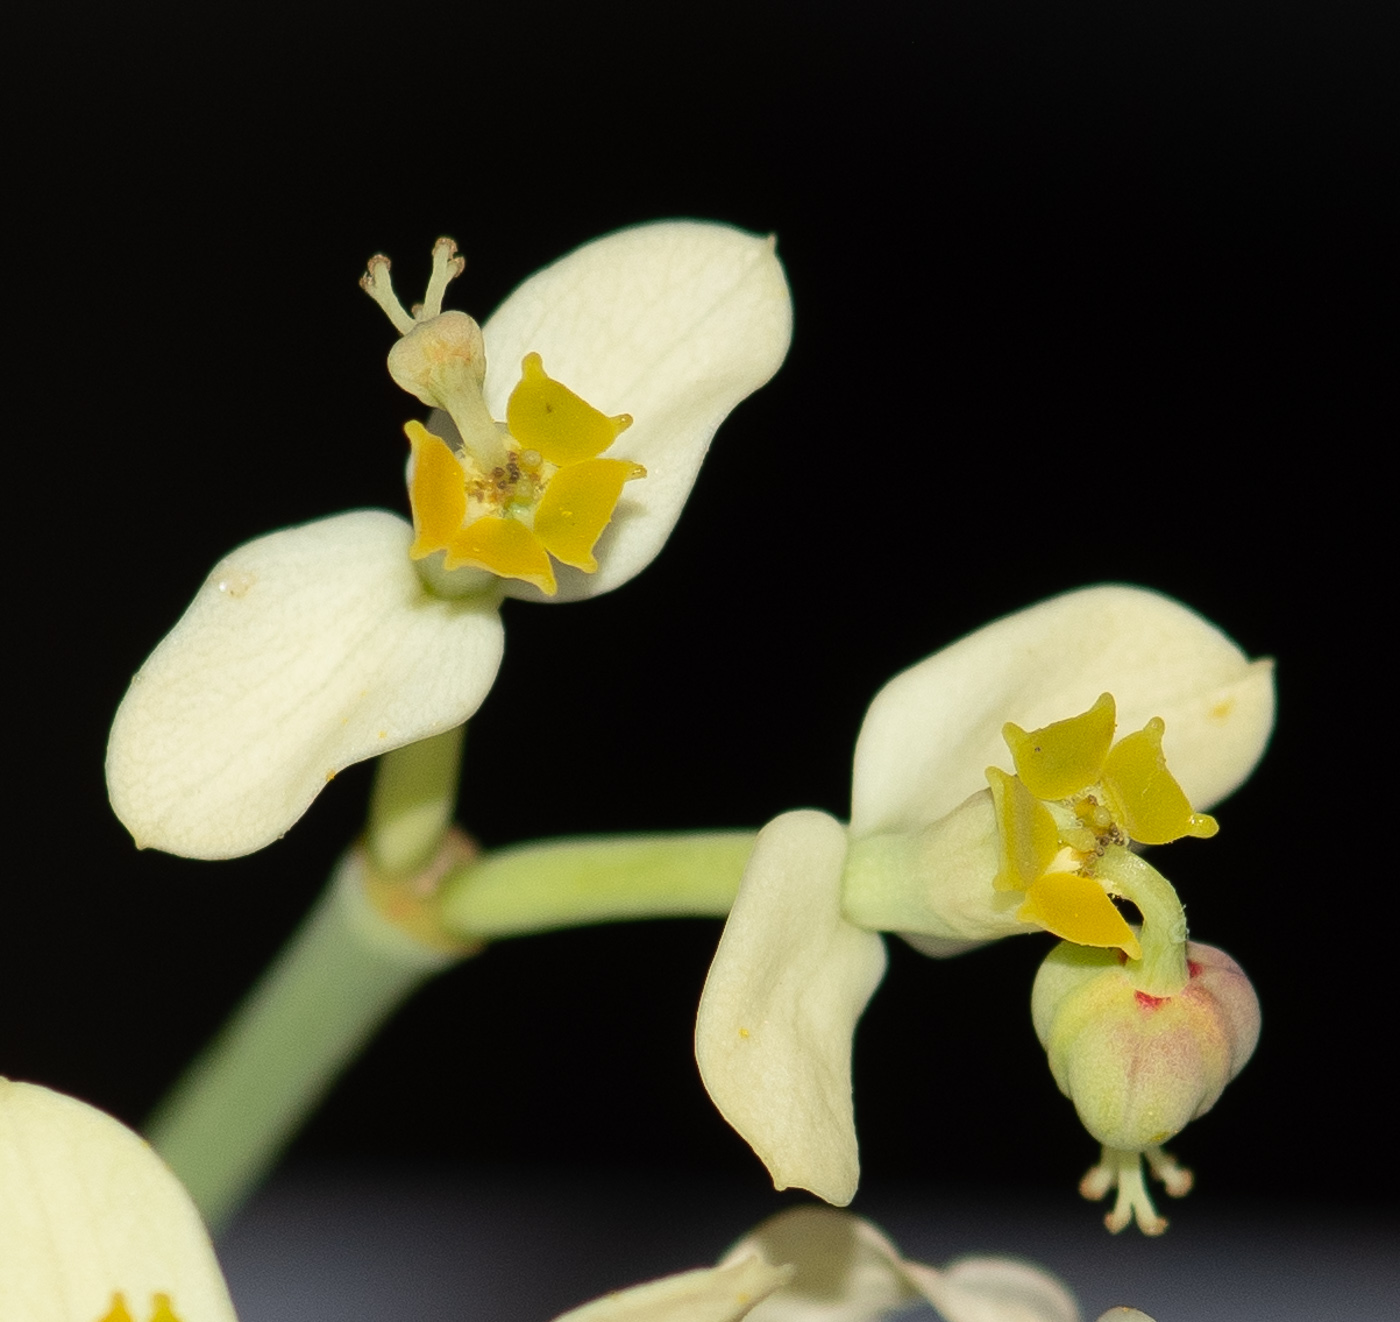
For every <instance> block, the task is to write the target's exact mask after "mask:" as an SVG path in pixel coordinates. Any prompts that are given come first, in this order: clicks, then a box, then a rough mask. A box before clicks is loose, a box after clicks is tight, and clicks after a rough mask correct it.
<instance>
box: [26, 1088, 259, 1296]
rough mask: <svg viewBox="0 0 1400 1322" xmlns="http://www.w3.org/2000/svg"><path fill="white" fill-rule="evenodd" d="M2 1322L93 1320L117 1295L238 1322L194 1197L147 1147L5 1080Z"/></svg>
mask: <svg viewBox="0 0 1400 1322" xmlns="http://www.w3.org/2000/svg"><path fill="white" fill-rule="evenodd" d="M0 1191H3V1195H2V1196H0V1316H3V1317H4V1318H5V1319H6V1322H9V1320H10V1319H14V1322H97V1319H99V1318H103V1317H106V1316H107V1313H108V1311H109V1310H110V1309H111V1307H112V1298H113V1295H114V1294H116V1293H118V1292H120V1293H121V1295H122V1296H123V1298H124V1299H125V1302H126V1306H127V1309H128V1310H129V1311H130V1313H131V1315H132V1317H134V1318H136V1319H138V1322H145V1319H147V1318H149V1317H150V1316H151V1315H152V1308H153V1300H154V1297H155V1296H156V1295H157V1294H165V1295H169V1296H170V1303H171V1307H172V1309H173V1310H174V1312H175V1315H176V1316H177V1317H179V1318H180V1319H181V1322H234V1312H233V1304H232V1302H231V1301H230V1300H229V1296H228V1290H227V1289H226V1288H225V1286H224V1278H223V1276H222V1274H221V1273H220V1271H219V1266H218V1263H217V1262H216V1261H215V1259H214V1250H213V1249H212V1248H211V1247H210V1244H209V1236H208V1235H207V1234H206V1233H205V1230H204V1225H203V1223H202V1222H201V1221H200V1219H199V1213H198V1212H196V1211H195V1208H194V1204H193V1203H192V1202H191V1201H190V1198H189V1195H188V1194H187V1193H186V1192H185V1191H184V1189H183V1188H182V1187H181V1186H180V1183H179V1181H178V1180H176V1178H175V1176H174V1175H172V1174H171V1173H170V1170H169V1169H168V1168H167V1167H166V1165H165V1163H164V1162H163V1161H161V1159H160V1158H159V1157H157V1156H156V1155H155V1153H154V1152H153V1151H152V1150H151V1148H150V1146H149V1144H147V1143H146V1142H145V1141H144V1140H142V1139H140V1138H138V1137H137V1136H136V1135H135V1134H133V1133H132V1132H131V1130H129V1129H127V1128H126V1127H125V1126H124V1125H121V1124H119V1123H118V1122H117V1121H115V1120H113V1119H112V1117H111V1116H109V1115H104V1114H103V1113H102V1112H101V1111H98V1110H95V1109H94V1108H93V1107H91V1106H88V1105H86V1104H85V1103H83V1102H79V1101H77V1100H75V1099H74V1098H72V1097H65V1096H64V1095H63V1094H62V1093H56V1092H51V1091H50V1090H49V1089H47V1088H41V1087H39V1086H37V1085H36V1084H31V1083H10V1082H9V1081H7V1080H4V1079H0Z"/></svg>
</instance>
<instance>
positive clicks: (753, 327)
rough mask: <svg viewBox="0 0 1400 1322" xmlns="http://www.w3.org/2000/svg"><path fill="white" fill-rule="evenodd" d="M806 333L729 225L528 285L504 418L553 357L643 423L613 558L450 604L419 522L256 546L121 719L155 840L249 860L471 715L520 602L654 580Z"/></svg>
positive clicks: (128, 788) (679, 228)
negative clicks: (747, 400)
mask: <svg viewBox="0 0 1400 1322" xmlns="http://www.w3.org/2000/svg"><path fill="white" fill-rule="evenodd" d="M791 326H792V304H791V298H790V296H789V293H788V288H787V282H786V279H785V278H784V275H783V271H782V267H781V265H780V264H779V262H778V259H777V257H776V255H775V252H774V245H773V242H772V240H771V239H769V238H762V237H758V236H755V235H752V234H745V233H743V232H742V231H739V230H735V229H731V228H729V227H727V226H722V225H709V224H702V223H698V222H692V221H676V222H668V223H664V224H656V225H644V226H639V227H637V228H636V229H631V230H624V231H622V232H620V233H618V234H613V235H609V236H607V237H606V238H603V239H599V240H597V241H596V242H594V243H591V244H588V245H586V246H585V247H583V248H580V249H579V250H578V251H576V252H574V253H572V254H570V255H569V256H567V257H565V258H563V259H562V260H561V261H559V262H556V263H555V264H554V265H553V266H550V267H548V268H547V269H545V270H544V271H541V272H540V273H539V274H538V275H536V276H534V277H533V278H532V279H530V280H527V281H526V282H525V284H523V285H522V286H521V287H520V288H519V289H517V290H516V291H515V293H514V294H512V295H511V296H510V298H508V299H507V300H506V302H505V303H504V304H503V305H502V307H501V308H500V309H499V311H497V313H496V314H495V315H494V316H493V317H492V318H491V319H490V320H489V321H488V322H487V323H486V326H485V327H484V328H483V333H484V336H485V342H486V352H487V355H488V368H487V381H486V392H487V402H488V404H489V405H490V407H491V408H492V409H493V411H494V413H495V416H497V417H503V416H504V413H505V402H506V397H507V395H508V394H509V391H510V388H511V386H512V385H513V384H514V382H515V381H517V380H518V379H519V375H520V363H521V359H522V358H523V356H524V355H525V354H526V353H528V352H540V353H543V355H544V357H545V361H546V362H547V363H548V364H549V367H550V371H551V372H552V373H554V374H555V375H556V376H558V377H560V378H561V379H564V380H566V381H567V382H568V383H569V385H570V386H571V387H572V388H573V389H575V390H578V391H579V392H581V393H583V394H584V395H585V397H587V398H588V399H589V400H590V401H591V402H593V403H595V404H597V405H598V406H599V407H604V408H609V409H611V408H613V405H614V401H616V400H619V399H622V400H625V406H624V405H619V406H618V407H617V409H616V410H615V411H618V412H621V411H624V407H625V411H626V412H629V413H631V414H632V415H633V417H634V418H635V424H634V426H633V427H632V428H631V429H630V430H629V431H628V432H627V433H626V436H627V442H628V457H629V458H633V459H635V460H637V461H638V462H640V463H643V464H644V465H645V466H646V469H647V477H646V479H645V480H644V481H640V482H637V483H633V484H632V486H634V487H636V488H637V491H635V492H633V491H631V490H629V491H628V492H627V494H626V496H625V497H624V499H623V501H622V503H621V504H620V505H619V506H618V509H617V512H616V515H615V517H614V519H613V522H612V524H611V525H610V526H609V528H608V530H607V531H606V532H605V533H604V535H603V538H602V540H601V541H600V542H599V544H598V546H597V547H596V548H595V553H596V555H597V559H598V566H599V567H598V571H597V572H596V573H595V574H591V575H589V574H584V573H582V572H581V571H578V570H565V571H564V572H563V573H561V575H560V582H559V593H558V595H557V596H556V597H554V598H548V599H546V598H544V597H543V595H542V594H541V593H539V592H538V591H537V590H536V589H534V588H532V587H529V586H528V585H526V584H522V583H519V582H516V583H507V584H505V585H504V588H503V586H502V584H501V583H500V582H499V581H497V580H494V579H490V580H489V582H487V584H486V587H485V589H484V590H479V591H477V592H476V593H475V594H474V595H473V594H470V593H469V594H467V595H464V596H461V597H451V596H450V595H446V594H444V595H439V594H437V593H434V592H431V591H429V590H427V589H425V587H424V579H423V576H422V575H420V572H419V570H417V569H415V568H414V567H413V565H412V564H411V562H410V561H409V559H408V547H409V544H410V542H411V540H412V536H411V532H410V530H409V528H408V525H407V523H406V522H404V521H403V520H402V519H399V518H398V517H396V516H394V515H391V514H386V513H382V512H377V511H359V512H356V513H351V514H343V515H338V516H336V517H334V518H330V519H323V520H321V521H319V522H316V523H310V524H306V525H304V526H302V527H299V528H290V529H286V530H284V531H282V532H278V533H273V534H271V535H270V536H267V537H262V538H259V539H258V540H256V541H254V542H250V543H248V544H247V545H246V546H243V547H240V548H239V549H238V550H236V551H234V552H233V553H232V554H231V555H230V556H228V557H227V558H226V559H225V560H224V561H223V562H221V563H220V564H219V565H218V566H217V567H216V568H215V570H214V572H213V573H212V574H211V575H210V577H209V579H208V581H207V582H206V583H205V586H204V587H203V588H202V589H201V590H200V592H199V594H198V596H197V597H196V598H195V601H194V603H193V604H192V605H191V606H190V608H189V610H188V611H187V612H186V613H185V615H184V617H183V618H182V619H181V620H180V622H179V623H178V624H177V625H176V626H175V628H174V629H173V630H172V631H171V633H170V634H169V636H168V637H167V638H166V639H165V640H164V641H163V642H162V643H161V645H160V646H159V647H158V648H157V649H156V652H155V653H154V654H153V655H152V657H151V658H150V660H149V661H148V662H147V663H146V665H145V666H144V667H143V668H142V669H141V671H140V672H139V673H138V674H137V676H136V678H135V679H134V680H133V682H132V686H131V689H130V691H129V692H128V694H127V696H126V698H125V699H124V700H123V702H122V705H121V708H120V709H119V711H118V713H117V717H116V721H115V723H114V725H113V728H112V735H111V740H110V743H109V746H108V757H107V782H108V788H109V791H110V794H111V798H112V804H113V807H114V809H115V811H116V813H117V816H118V817H120V818H121V820H122V822H123V823H124V824H125V825H126V827H127V829H128V830H130V831H131V833H132V835H133V836H134V837H135V839H136V842H137V844H139V845H141V846H144V847H150V848H156V849H164V850H167V851H169V852H170V853H175V854H183V855H186V856H189V857H194V858H230V857H235V856H237V855H240V854H247V853H251V852H252V851H254V850H256V849H261V848H262V847H263V846H265V845H267V844H270V843H271V842H272V841H274V840H276V839H277V838H278V837H279V836H281V835H282V834H284V833H285V832H286V831H287V830H288V828H290V827H291V826H292V824H293V823H294V822H295V821H296V820H297V819H298V818H299V817H300V816H301V815H302V813H304V812H305V811H306V809H307V808H308V807H309V805H310V804H311V802H312V800H313V799H314V798H315V797H316V795H317V794H318V793H319V792H320V790H321V789H322V788H323V787H324V785H325V784H326V782H327V781H328V780H329V779H330V778H331V777H332V776H334V775H335V774H336V773H337V772H338V771H340V770H341V769H343V768H344V767H346V766H349V765H350V764H352V763H354V762H359V761H362V760H364V759H365V758H368V757H373V756H375V755H377V754H379V753H383V752H387V751H389V750H390V749H392V748H395V747H398V746H401V745H403V744H407V743H413V742H415V741H417V740H419V739H423V738H426V737H427V736H429V735H432V734H436V733H439V732H441V731H443V730H446V729H450V728H451V727H453V726H454V725H459V724H461V722H463V721H465V720H466V719H468V718H469V717H470V716H471V715H472V714H473V713H474V712H475V711H476V709H477V707H479V706H480V704H481V702H482V701H483V699H484V698H485V696H486V694H487V693H488V692H489V690H490V688H491V685H492V683H493V681H494V679H495V675H496V670H497V667H498V666H499V664H500V659H501V650H502V637H501V626H500V620H499V616H498V614H497V608H498V606H499V601H500V596H501V594H502V591H505V592H508V593H512V594H514V595H516V596H519V597H524V598H528V599H534V600H554V601H568V600H575V599H578V598H582V597H588V596H596V595H597V594H599V593H601V592H606V591H608V590H610V589H611V588H615V587H617V586H619V585H620V584H621V583H624V582H626V581H627V580H628V579H629V578H631V577H632V576H633V575H634V574H636V573H638V572H639V571H640V570H641V569H642V568H643V567H644V566H645V565H646V564H647V563H649V562H650V561H651V559H652V558H653V557H655V555H656V554H657V552H658V551H659V550H660V549H661V547H662V545H663V543H664V542H665V540H666V538H667V536H668V535H669V533H670V531H671V528H672V527H673V526H674V525H675V522H676V519H677V517H678V516H679V514H680V510H681V507H682V505H683V504H684V503H685V499H686V496H687V495H688V494H689V491H690V488H691V486H692V485H693V483H694V481H695V477H696V474H697V472H698V471H699V467H700V463H701V461H702V459H703V458H704V456H705V452H706V450H707V449H708V447H709V443H710V440H711V438H712V437H713V435H714V432H715V429H716V428H717V427H718V426H719V424H720V422H721V421H723V419H724V417H725V415H726V414H727V413H728V412H729V411H730V410H731V409H732V408H734V406H735V405H736V404H738V403H739V402H740V401H741V400H742V399H743V398H744V397H745V396H746V395H748V394H750V393H751V392H752V391H754V390H756V389H757V388H758V387H759V386H761V385H762V384H763V383H764V382H765V381H767V380H768V379H769V377H771V376H772V375H773V373H774V372H775V371H776V370H777V368H778V366H779V365H780V364H781V362H782V360H783V357H784V355H785V354H786V352H787V347H788V342H789V339H790V337H791ZM446 430H447V433H448V434H449V435H451V427H450V424H448V426H447V428H446ZM399 443H400V442H399V440H398V439H396V438H395V439H390V438H386V444H395V445H397V444H399ZM426 569H427V572H431V567H430V566H429V567H426ZM472 572H473V573H476V579H475V580H468V581H469V582H473V583H474V584H475V585H476V587H477V588H478V589H480V587H481V582H482V581H483V577H484V576H483V575H481V574H480V573H479V572H477V571H472ZM438 585H439V586H441V584H440V583H439V584H438Z"/></svg>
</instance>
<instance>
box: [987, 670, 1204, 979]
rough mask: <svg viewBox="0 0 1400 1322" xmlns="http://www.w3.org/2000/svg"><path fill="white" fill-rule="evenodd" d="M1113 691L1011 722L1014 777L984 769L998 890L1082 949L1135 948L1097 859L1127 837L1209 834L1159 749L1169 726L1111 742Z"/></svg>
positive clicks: (1153, 724) (1029, 918) (1008, 734)
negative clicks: (1056, 715)
mask: <svg viewBox="0 0 1400 1322" xmlns="http://www.w3.org/2000/svg"><path fill="white" fill-rule="evenodd" d="M1116 727H1117V709H1116V706H1115V704H1114V701H1113V697H1112V695H1111V694H1108V693H1105V694H1103V695H1102V696H1101V697H1100V698H1099V700H1098V701H1097V702H1096V703H1095V704H1094V705H1093V706H1092V707H1090V708H1089V710H1088V711H1086V712H1083V713H1082V714H1080V715H1079V716H1074V717H1071V718H1070V719H1068V720H1064V721H1056V722H1054V723H1053V724H1052V725H1047V726H1044V727H1043V728H1041V729H1039V730H1033V731H1031V732H1030V733H1027V732H1026V731H1025V730H1022V729H1021V727H1020V726H1018V725H1013V724H1011V723H1010V722H1008V723H1007V724H1006V725H1005V726H1004V727H1003V729H1002V737H1003V738H1004V739H1005V740H1006V744H1007V747H1008V748H1009V749H1010V750H1011V757H1012V761H1013V762H1014V763H1015V766H1016V774H1015V775H1014V776H1008V775H1007V774H1006V773H1005V772H1004V771H1001V770H999V769H998V768H996V767H989V768H988V769H987V780H988V783H989V784H990V785H991V789H992V800H993V803H994V805H995V809H996V816H997V829H998V835H999V837H1000V842H1001V868H1000V871H999V872H998V873H997V877H996V888H997V889H998V890H1017V891H1024V892H1025V894H1026V902H1025V904H1023V905H1022V906H1021V909H1020V911H1019V912H1018V914H1017V917H1018V918H1020V919H1021V920H1022V921H1023V922H1031V923H1037V924H1039V925H1040V926H1041V927H1043V928H1045V929H1046V930H1047V931H1049V932H1053V933H1054V934H1055V935H1056V936H1058V937H1062V938H1063V939H1064V940H1066V941H1073V942H1075V943H1076V944H1077V945H1083V946H1103V947H1110V946H1117V947H1119V948H1120V949H1122V950H1123V951H1125V952H1126V953H1127V955H1128V957H1129V958H1130V959H1140V958H1141V957H1142V948H1141V946H1140V944H1139V942H1138V939H1137V937H1136V936H1135V935H1134V934H1133V931H1132V929H1131V928H1130V927H1129V926H1128V924H1127V921H1126V920H1125V919H1124V917H1123V915H1122V914H1121V913H1119V911H1118V909H1117V907H1116V906H1115V905H1114V903H1113V901H1112V900H1110V899H1109V897H1108V893H1107V892H1106V891H1105V889H1104V887H1103V885H1102V883H1101V882H1099V881H1098V880H1097V879H1096V878H1095V877H1094V865H1095V864H1096V863H1097V861H1098V860H1099V859H1100V858H1102V857H1103V855H1104V853H1105V852H1106V851H1107V850H1109V849H1113V848H1120V849H1121V848H1126V847H1127V845H1128V843H1129V842H1130V841H1136V842H1137V843H1139V844H1145V845H1162V844H1167V843H1168V842H1170V841H1172V840H1179V839H1180V838H1181V837H1182V836H1186V835H1193V836H1198V837H1201V838H1206V837H1209V836H1212V835H1214V834H1215V833H1216V831H1217V830H1218V829H1219V827H1218V826H1217V825H1216V821H1215V819H1214V818H1213V817H1208V816H1206V815H1205V814H1204V813H1197V812H1192V810H1191V804H1190V802H1189V801H1188V800H1187V798H1186V795H1185V793H1184V792H1183V791H1182V788H1181V786H1180V785H1179V784H1177V781H1176V778H1175V777H1174V776H1173V775H1172V774H1171V772H1170V771H1168V770H1167V764H1166V759H1165V757H1163V755H1162V734H1163V732H1164V731H1165V729H1166V726H1165V725H1164V723H1163V722H1162V721H1161V719H1160V718H1157V717H1154V718H1153V719H1152V720H1150V721H1148V723H1147V725H1146V726H1145V727H1144V728H1143V729H1141V730H1139V731H1137V732H1136V733H1135V734H1130V735H1127V736H1125V737H1124V738H1122V739H1120V740H1119V741H1118V742H1117V743H1116V744H1115V743H1114V742H1113V733H1114V730H1115V729H1116Z"/></svg>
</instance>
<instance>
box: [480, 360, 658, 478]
mask: <svg viewBox="0 0 1400 1322" xmlns="http://www.w3.org/2000/svg"><path fill="white" fill-rule="evenodd" d="M520 370H521V377H520V384H519V385H517V386H516V387H515V389H514V390H512V391H511V394H510V399H509V400H508V401H507V403H506V425H507V426H508V427H509V428H510V434H511V435H512V436H514V437H515V439H516V440H517V441H519V442H520V443H521V444H522V445H526V446H529V447H530V448H531V449H534V450H538V451H539V452H540V454H541V455H543V456H544V459H545V461H546V462H548V463H551V464H558V465H559V466H560V467H563V466H564V465H566V464H577V463H580V462H582V461H583V460H585V459H593V458H596V457H597V456H598V455H600V454H602V453H603V451H604V450H606V449H607V448H608V446H610V445H611V444H612V443H613V441H615V440H616V439H617V437H618V436H619V434H620V433H622V432H623V431H625V430H626V429H627V428H628V427H630V426H631V425H632V419H631V417H630V416H629V415H628V414H626V413H620V414H618V415H617V416H616V417H613V418H610V417H608V416H607V414H605V413H601V412H599V411H598V410H597V409H595V408H594V407H593V405H591V404H588V403H586V402H585V401H584V400H582V399H580V398H579V397H578V396H577V395H576V394H574V392H573V391H572V390H570V389H569V388H568V386H565V385H561V384H560V383H559V382H558V381H556V380H554V379H553V378H552V377H550V376H548V375H547V374H546V373H545V370H544V362H543V360H542V359H541V358H540V356H539V354H537V353H531V354H526V355H525V358H524V361H522V362H521V364H520Z"/></svg>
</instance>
